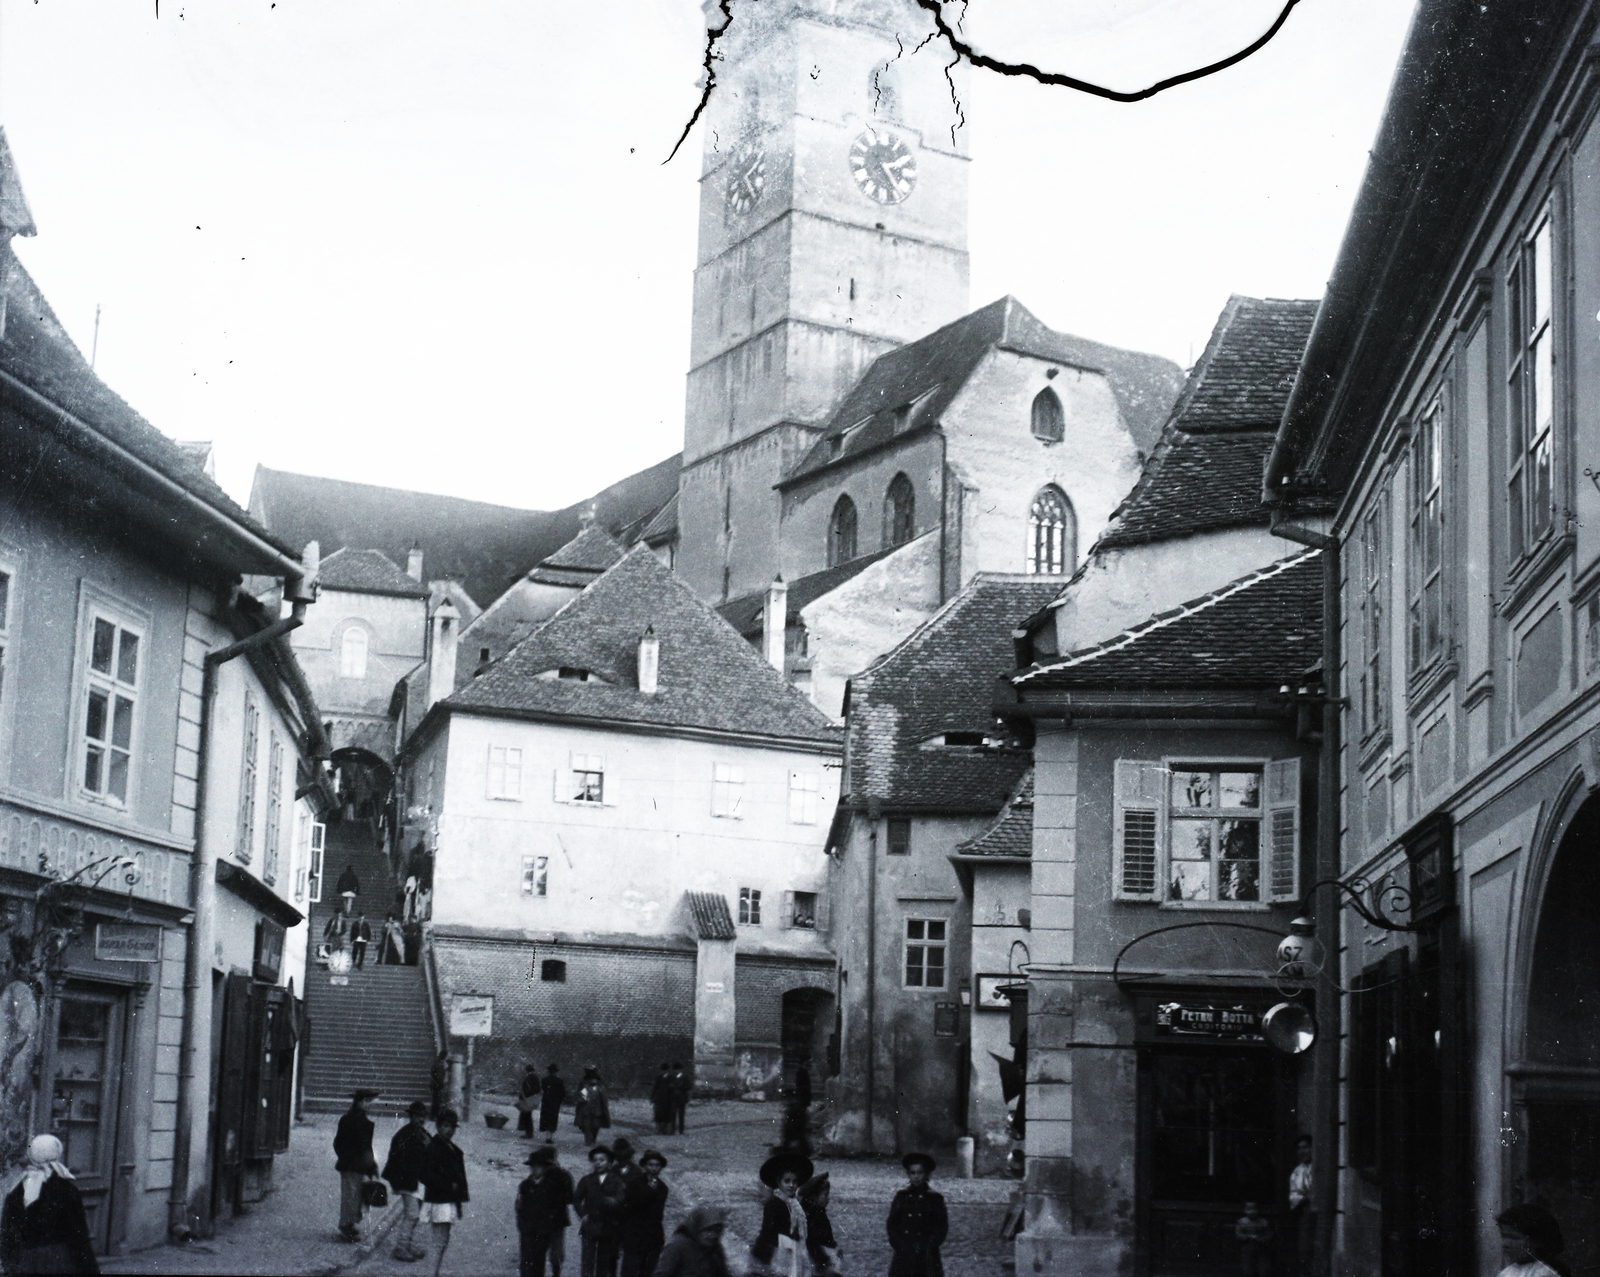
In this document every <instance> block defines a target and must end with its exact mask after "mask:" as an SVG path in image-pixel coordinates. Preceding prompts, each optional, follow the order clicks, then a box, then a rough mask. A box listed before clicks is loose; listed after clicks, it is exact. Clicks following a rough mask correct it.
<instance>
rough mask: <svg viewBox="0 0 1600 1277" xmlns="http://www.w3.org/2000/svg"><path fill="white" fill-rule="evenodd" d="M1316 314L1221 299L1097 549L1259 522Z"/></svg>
mask: <svg viewBox="0 0 1600 1277" xmlns="http://www.w3.org/2000/svg"><path fill="white" fill-rule="evenodd" d="M1316 313H1317V303H1316V302H1314V301H1281V300H1278V299H1276V298H1266V299H1262V298H1256V297H1237V296H1236V297H1232V298H1230V299H1229V300H1228V304H1227V306H1226V307H1224V308H1223V311H1222V314H1221V315H1220V316H1218V318H1217V323H1216V327H1215V328H1213V329H1212V332H1211V340H1210V341H1209V342H1208V343H1207V344H1206V349H1205V352H1204V354H1202V355H1201V356H1200V359H1199V361H1198V362H1197V363H1196V364H1195V366H1194V368H1193V369H1192V370H1191V371H1190V373H1189V379H1188V381H1187V382H1186V383H1185V385H1184V388H1183V393H1182V394H1181V395H1179V396H1178V401H1177V403H1176V404H1174V405H1173V409H1172V416H1171V418H1170V419H1169V420H1168V421H1167V424H1166V427H1165V428H1164V429H1163V430H1162V432H1161V438H1160V441H1159V442H1158V443H1157V445H1156V447H1155V450H1154V451H1153V452H1152V454H1151V456H1150V459H1149V460H1148V461H1147V462H1146V463H1145V467H1144V471H1143V473H1142V474H1141V475H1140V476H1139V481H1138V482H1137V483H1136V484H1135V485H1134V488H1133V491H1132V492H1131V493H1129V494H1128V497H1127V499H1126V500H1124V501H1123V503H1122V505H1121V506H1120V507H1119V508H1118V509H1117V510H1116V512H1115V513H1114V514H1113V515H1112V516H1111V522H1110V524H1109V526H1108V527H1107V529H1106V531H1105V532H1104V533H1103V534H1102V535H1101V537H1100V540H1099V542H1098V543H1097V545H1096V549H1109V548H1113V547H1115V546H1119V545H1135V544H1139V543H1141V542H1145V541H1155V540H1161V539H1163V538H1166V537H1173V536H1187V535H1190V534H1192V533H1195V532H1206V531H1214V530H1216V529H1219V528H1229V527H1247V526H1251V525H1255V524H1265V523H1266V522H1267V521H1268V518H1269V515H1270V511H1269V510H1268V508H1267V507H1266V506H1264V505H1262V504H1261V473H1262V467H1263V466H1264V465H1265V463H1266V458H1267V454H1268V453H1269V452H1270V451H1271V450H1272V443H1273V439H1274V438H1275V437H1276V433H1277V427H1278V419H1279V418H1280V417H1281V416H1282V415H1283V410H1284V406H1285V404H1287V403H1288V399H1289V391H1290V389H1291V388H1292V387H1293V385H1294V377H1295V371H1296V369H1297V368H1298V367H1299V363H1300V355H1301V352H1302V351H1303V350H1304V349H1305V344H1306V339H1307V338H1308V337H1309V336H1310V333H1311V324H1312V321H1313V320H1314V319H1315V318H1316Z"/></svg>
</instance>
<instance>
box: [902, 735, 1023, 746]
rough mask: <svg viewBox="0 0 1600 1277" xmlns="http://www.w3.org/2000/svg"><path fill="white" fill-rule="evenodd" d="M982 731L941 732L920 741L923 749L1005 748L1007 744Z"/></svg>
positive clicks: (999, 738)
mask: <svg viewBox="0 0 1600 1277" xmlns="http://www.w3.org/2000/svg"><path fill="white" fill-rule="evenodd" d="M1009 743H1010V742H1009V741H1006V740H1004V739H1002V738H1001V737H998V736H989V735H987V734H986V733H984V732H942V733H941V734H939V735H938V736H930V737H928V739H927V740H925V741H923V742H922V748H923V749H1005V748H1006V746H1007V745H1008V744H1009Z"/></svg>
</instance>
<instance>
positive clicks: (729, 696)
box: [443, 546, 840, 750]
mask: <svg viewBox="0 0 1600 1277" xmlns="http://www.w3.org/2000/svg"><path fill="white" fill-rule="evenodd" d="M647 629H649V630H652V631H654V633H655V636H656V638H657V639H658V640H659V641H660V657H659V666H658V674H657V690H656V691H655V692H642V691H640V690H639V669H638V657H639V640H640V639H641V638H642V637H643V636H644V634H645V631H646V630H647ZM557 671H563V672H566V673H568V674H569V675H571V676H570V677H561V676H559V675H558V674H557ZM584 674H586V675H587V677H582V676H581V675H584ZM443 705H444V708H445V709H446V710H460V711H466V712H471V713H485V714H491V715H505V716H507V717H513V718H518V717H525V718H533V719H537V720H541V721H551V720H560V721H568V722H584V723H589V724H592V725H594V726H599V727H605V726H617V727H622V728H624V729H626V728H627V727H630V726H633V727H640V728H645V729H652V728H653V729H661V728H667V729H671V728H682V729H688V730H691V731H698V732H710V733H717V734H727V735H737V736H740V737H742V738H743V739H744V740H745V741H746V742H747V743H749V744H751V745H758V744H760V743H761V742H762V739H763V738H766V739H767V740H768V741H769V742H772V743H785V744H795V743H799V744H803V745H806V746H810V747H816V746H819V745H820V746H823V747H825V748H826V749H829V750H833V749H837V748H838V746H839V744H840V737H839V732H838V729H837V728H835V727H834V726H833V725H832V724H831V723H829V721H828V719H827V718H826V716H824V715H823V714H822V712H821V711H820V710H818V709H817V708H816V707H815V706H814V705H812V704H811V702H810V701H809V700H807V699H806V698H805V697H804V696H802V695H801V694H800V693H799V692H797V691H795V690H794V689H793V688H792V687H790V686H789V685H788V683H786V682H785V681H784V678H783V676H782V675H781V674H780V673H779V672H778V671H777V670H775V669H773V668H772V666H770V665H768V664H767V663H766V662H765V661H764V660H762V659H761V657H760V656H759V655H757V653H756V652H755V650H754V649H753V648H752V647H751V646H750V644H749V643H747V642H745V640H744V639H742V638H740V637H739V635H738V634H736V633H734V631H733V629H732V628H731V627H730V626H729V625H728V623H727V622H726V621H724V620H723V619H722V618H721V617H720V616H718V615H717V614H716V613H715V612H714V611H712V609H711V608H709V607H707V606H706V605H705V604H704V603H702V602H700V600H699V599H697V598H695V596H694V595H693V594H692V593H691V592H690V591H689V588H688V587H687V586H686V585H684V584H683V582H682V581H680V580H679V579H678V578H677V577H675V576H673V574H672V572H671V570H670V569H668V568H667V567H666V566H665V565H664V564H663V563H662V562H661V561H660V560H659V559H658V558H656V556H655V555H654V554H652V553H651V552H650V550H649V549H647V548H646V547H644V546H637V547H635V548H634V549H633V550H631V551H629V553H628V554H627V555H626V556H625V557H624V558H623V559H622V560H621V562H619V563H617V564H616V566H614V567H612V568H610V569H609V570H607V571H606V572H604V573H602V574H601V575H600V576H599V577H598V578H597V579H596V580H595V581H594V582H593V584H591V585H590V586H588V588H586V589H585V590H584V591H583V592H582V593H581V594H579V595H577V597H575V598H574V599H573V600H572V601H571V602H570V603H568V604H567V605H566V606H565V607H564V608H562V609H561V610H560V611H559V612H557V613H556V614H555V615H554V616H553V617H551V618H550V619H549V620H548V621H547V622H545V624H544V625H542V626H541V627H540V628H539V629H537V630H535V631H534V632H533V633H532V634H531V635H529V636H528V637H527V638H525V639H523V640H522V642H521V643H519V644H518V645H517V646H516V647H514V648H512V650H511V651H510V652H509V653H507V654H506V656H505V657H504V658H502V659H501V660H499V661H498V662H496V663H495V664H494V665H491V666H489V667H488V668H487V669H486V670H484V672H483V673H482V674H481V675H479V676H478V677H477V678H475V679H473V680H472V681H471V682H469V683H467V684H466V685H465V686H464V687H462V688H460V689H459V690H458V691H457V692H456V693H455V694H454V695H453V696H451V697H450V698H449V699H448V700H446V701H444V702H443Z"/></svg>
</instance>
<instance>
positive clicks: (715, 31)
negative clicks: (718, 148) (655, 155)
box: [661, 0, 733, 164]
mask: <svg viewBox="0 0 1600 1277" xmlns="http://www.w3.org/2000/svg"><path fill="white" fill-rule="evenodd" d="M717 8H718V9H719V10H720V11H721V13H722V25H721V26H720V27H707V28H706V55H705V58H704V59H703V62H702V65H704V67H705V70H706V82H705V84H704V86H702V88H701V90H700V100H699V101H698V102H696V103H695V106H694V114H693V115H691V116H690V117H689V122H688V123H687V124H685V125H684V126H683V132H682V133H681V134H679V135H678V140H677V141H676V142H675V143H673V146H672V151H671V153H670V154H669V155H668V156H667V158H666V159H664V160H662V161H661V162H662V163H663V164H671V163H672V157H673V156H674V155H676V154H677V153H678V151H679V150H680V149H681V148H682V146H683V144H684V143H685V142H687V141H688V140H689V132H690V130H691V129H693V128H694V126H695V125H696V124H698V123H699V122H700V117H701V116H702V115H704V114H705V110H706V107H707V106H708V105H709V104H710V102H711V91H712V90H713V89H714V88H716V87H717V61H718V59H719V57H720V56H721V55H720V54H718V53H717V41H718V40H720V39H722V37H723V36H725V35H726V34H727V33H728V28H729V27H731V26H732V25H733V0H717Z"/></svg>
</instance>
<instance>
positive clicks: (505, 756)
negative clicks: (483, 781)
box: [489, 745, 522, 802]
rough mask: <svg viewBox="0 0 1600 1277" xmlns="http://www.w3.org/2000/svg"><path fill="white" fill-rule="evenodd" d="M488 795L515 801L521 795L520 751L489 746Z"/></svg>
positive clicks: (499, 746) (500, 746) (502, 746)
mask: <svg viewBox="0 0 1600 1277" xmlns="http://www.w3.org/2000/svg"><path fill="white" fill-rule="evenodd" d="M489 797H490V798H504V799H508V800H510V801H513V802H514V801H517V800H518V799H520V798H521V797H522V751H521V750H520V749H509V748H507V747H506V746H504V745H491V746H489Z"/></svg>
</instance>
